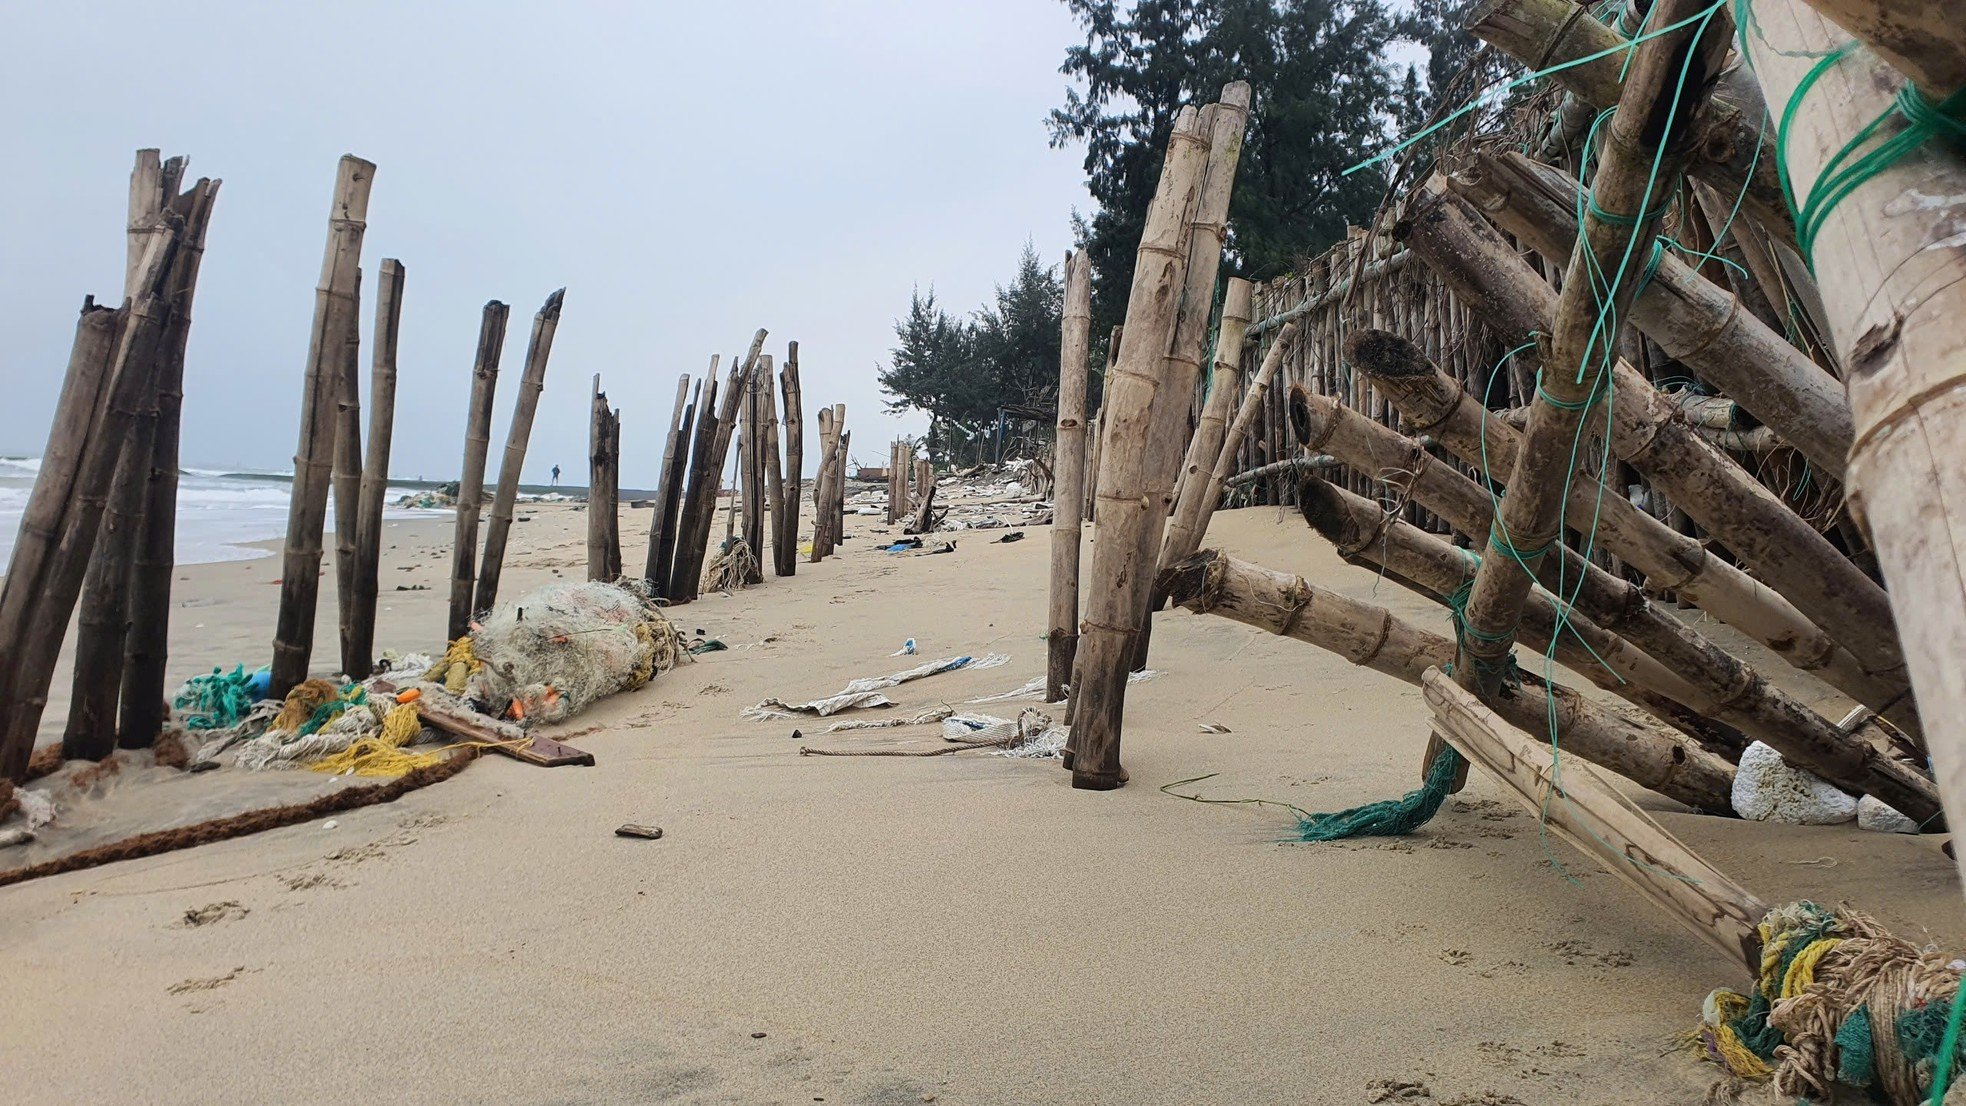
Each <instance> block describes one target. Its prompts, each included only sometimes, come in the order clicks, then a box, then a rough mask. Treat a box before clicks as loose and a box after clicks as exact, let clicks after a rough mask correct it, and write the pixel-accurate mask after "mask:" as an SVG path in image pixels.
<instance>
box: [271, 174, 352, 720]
mask: <svg viewBox="0 0 1966 1106" xmlns="http://www.w3.org/2000/svg"><path fill="white" fill-rule="evenodd" d="M374 180H375V166H374V165H373V164H371V163H369V162H366V161H363V160H362V159H361V158H358V157H355V156H353V155H343V156H342V159H341V164H340V167H339V169H338V171H337V174H336V178H335V189H334V199H333V204H332V206H331V207H330V208H329V211H328V246H327V253H326V256H325V257H324V258H323V259H322V261H321V279H320V282H319V283H318V284H317V285H316V286H315V291H314V326H313V330H312V332H311V334H310V336H309V338H308V343H307V374H306V376H305V378H304V380H303V383H302V386H301V403H300V443H299V445H298V447H297V448H296V449H295V451H294V483H293V497H292V500H291V502H290V504H289V508H288V512H287V540H286V546H285V550H284V552H283V553H282V556H281V565H280V614H279V618H278V621H277V623H276V625H275V627H274V631H273V673H272V684H271V686H270V688H269V694H271V695H272V696H273V697H275V698H279V697H280V696H283V695H285V694H286V693H287V692H288V691H289V690H291V689H292V688H293V686H294V685H295V684H298V683H300V682H301V681H302V680H305V679H306V678H307V666H308V662H309V660H310V659H311V658H312V657H313V655H314V616H315V604H316V602H317V600H318V599H319V597H320V587H321V581H320V573H321V531H322V524H323V522H324V516H325V515H326V514H327V509H328V481H329V476H330V472H331V470H332V468H333V457H334V439H335V430H334V428H335V394H336V382H337V380H338V378H339V373H338V369H339V367H340V366H341V365H342V364H343V359H344V358H346V357H348V356H349V354H348V352H347V351H348V346H349V345H350V344H351V343H353V342H354V341H355V340H356V337H357V335H358V334H359V332H360V319H359V317H358V316H359V309H360V304H359V303H357V302H356V287H357V281H358V280H359V279H360V275H361V263H362V232H363V230H364V229H366V227H367V219H368V212H369V188H370V185H371V184H372V183H373V182H374Z"/></svg>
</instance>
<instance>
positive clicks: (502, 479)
mask: <svg viewBox="0 0 1966 1106" xmlns="http://www.w3.org/2000/svg"><path fill="white" fill-rule="evenodd" d="M566 294H567V290H566V289H565V288H561V289H559V290H557V291H555V292H554V293H553V294H552V295H550V296H547V297H546V302H545V303H544V304H542V305H541V306H540V308H539V310H538V311H537V312H535V313H534V314H533V317H532V337H531V338H529V339H527V341H526V367H525V375H523V376H521V377H520V378H519V396H518V399H517V400H516V401H515V402H514V403H513V405H512V425H511V427H510V429H508V430H507V431H506V434H505V456H504V457H503V458H502V459H501V460H500V461H499V465H498V488H497V490H496V491H495V492H493V493H492V507H491V515H490V516H489V517H488V518H487V519H486V521H485V554H484V557H483V559H482V560H480V562H479V564H478V589H477V592H476V593H475V596H474V598H473V599H472V600H471V609H472V610H473V611H489V610H491V609H492V608H493V607H495V606H497V605H498V583H499V578H500V577H501V576H502V575H504V572H505V542H506V539H507V538H508V537H509V536H510V535H511V533H512V511H513V508H514V507H515V506H516V505H517V503H518V502H519V479H520V474H521V470H522V469H523V468H524V467H525V464H526V446H527V444H528V443H530V442H531V441H532V420H533V412H534V411H536V410H537V409H538V408H539V393H540V392H542V391H544V390H545V388H546V362H547V359H548V358H550V357H551V356H552V354H553V334H554V332H555V331H557V330H558V329H559V326H560V303H561V301H562V300H564V299H565V298H566Z"/></svg>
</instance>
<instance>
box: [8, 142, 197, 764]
mask: <svg viewBox="0 0 1966 1106" xmlns="http://www.w3.org/2000/svg"><path fill="white" fill-rule="evenodd" d="M201 189H202V193H201V191H200V190H201ZM218 190H219V182H218V181H215V180H211V181H207V180H203V179H201V180H200V181H199V182H198V184H197V185H196V186H194V187H193V188H192V189H191V190H190V191H189V192H187V193H185V194H183V195H181V196H179V197H178V198H177V202H178V203H179V204H181V205H183V206H184V208H185V209H186V215H185V225H184V234H183V236H182V238H181V239H180V240H179V242H178V258H177V260H176V261H175V262H174V263H173V265H172V267H171V283H170V286H169V287H168V289H167V293H166V294H167V295H168V297H169V301H170V312H171V313H170V317H169V318H168V319H167V320H166V321H165V324H164V337H163V353H162V360H161V361H160V362H159V363H158V366H157V381H156V392H157V433H156V437H155V438H154V439H153V441H152V444H151V457H150V475H149V480H148V482H147V486H146V487H145V490H144V507H143V529H142V531H141V532H140V533H139V534H138V535H137V551H136V562H135V564H134V566H133V568H132V570H131V575H130V629H129V635H128V637H127V639H126V641H125V645H124V658H123V687H122V693H121V696H120V698H121V701H122V703H121V710H120V713H119V715H118V722H117V742H118V744H120V745H122V746H123V747H124V748H126V749H143V748H149V747H150V746H151V745H152V744H153V743H154V742H155V741H156V740H157V737H158V735H159V734H161V733H162V732H163V730H164V720H165V718H166V716H167V713H168V711H169V707H168V706H167V705H166V704H165V702H164V694H165V691H164V668H165V664H166V662H167V660H168V658H169V655H170V626H171V579H172V576H173V574H174V569H175V568H176V565H177V549H176V546H177V485H178V443H179V441H180V440H181V437H182V432H181V422H180V412H181V411H182V409H183V406H184V362H185V353H186V349H187V346H188V344H189V342H190V337H191V305H192V300H193V299H194V296H195V293H196V291H197V287H198V270H199V267H200V265H201V264H202V262H203V260H204V254H205V234H206V230H207V228H208V227H209V225H210V223H211V211H212V206H213V205H214V204H215V203H216V202H217V200H218ZM44 463H45V462H44Z"/></svg>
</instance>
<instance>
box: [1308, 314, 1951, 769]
mask: <svg viewBox="0 0 1966 1106" xmlns="http://www.w3.org/2000/svg"><path fill="white" fill-rule="evenodd" d="M1350 350H1351V352H1350V355H1349V356H1350V357H1351V358H1352V360H1351V364H1352V365H1353V367H1354V368H1355V369H1356V370H1357V371H1359V372H1360V373H1361V374H1363V375H1364V376H1366V377H1367V378H1369V379H1370V380H1371V381H1372V383H1373V385H1374V386H1375V387H1376V388H1378V389H1379V390H1380V391H1381V392H1382V393H1384V394H1385V395H1386V396H1387V398H1389V399H1390V400H1391V401H1392V402H1393V404H1394V405H1395V406H1396V407H1398V408H1399V410H1400V412H1401V414H1402V415H1403V416H1404V417H1405V421H1406V425H1407V427H1408V428H1409V429H1411V430H1413V431H1414V432H1415V433H1425V434H1428V435H1430V436H1432V438H1433V439H1434V440H1435V441H1436V442H1438V443H1439V444H1440V445H1441V446H1442V447H1443V448H1445V449H1446V450H1448V451H1449V452H1450V453H1453V454H1454V455H1455V456H1456V457H1459V458H1460V459H1461V460H1462V461H1463V462H1465V463H1467V464H1469V465H1471V466H1475V467H1477V468H1479V467H1480V466H1482V465H1484V464H1486V465H1489V466H1493V467H1497V468H1502V469H1507V468H1508V467H1510V466H1513V465H1514V463H1515V458H1516V454H1517V451H1518V450H1519V449H1520V448H1521V441H1522V438H1521V435H1520V433H1518V432H1517V431H1516V430H1515V429H1514V428H1513V427H1511V426H1509V425H1508V423H1507V422H1505V421H1504V420H1502V419H1499V418H1492V417H1489V415H1488V413H1487V412H1485V411H1483V410H1482V408H1481V407H1480V405H1479V404H1476V403H1474V402H1472V401H1471V397H1469V396H1468V395H1467V393H1466V392H1465V391H1463V390H1462V388H1461V386H1460V385H1459V384H1458V383H1456V382H1455V381H1454V380H1453V379H1452V378H1450V377H1448V376H1447V375H1446V374H1445V373H1443V372H1441V371H1440V370H1438V369H1436V368H1435V367H1433V366H1432V365H1431V364H1430V363H1428V362H1427V361H1426V359H1425V357H1424V356H1423V355H1421V354H1420V353H1419V352H1418V350H1417V349H1415V348H1414V347H1413V346H1412V345H1411V343H1407V342H1405V341H1404V340H1403V339H1399V338H1397V337H1396V336H1392V335H1384V334H1383V332H1373V331H1367V332H1364V333H1362V334H1360V335H1358V336H1357V337H1356V340H1355V341H1354V342H1353V343H1352V345H1351V347H1350ZM1304 410H1305V411H1306V412H1307V414H1306V416H1305V418H1306V422H1307V426H1308V428H1307V429H1305V430H1303V431H1301V440H1303V441H1304V442H1306V443H1307V444H1308V446H1309V448H1312V449H1324V450H1329V451H1330V452H1332V453H1334V454H1339V455H1341V456H1345V457H1346V458H1347V463H1350V464H1353V465H1355V467H1359V468H1360V469H1361V471H1368V470H1367V467H1366V463H1365V462H1362V461H1361V460H1359V458H1360V456H1361V455H1363V456H1364V457H1366V458H1370V459H1371V460H1370V462H1369V463H1370V464H1373V465H1376V466H1378V471H1377V472H1369V471H1368V475H1372V476H1374V477H1375V478H1378V479H1387V480H1390V481H1391V482H1393V483H1394V485H1395V486H1396V487H1400V488H1402V489H1407V490H1409V494H1412V495H1413V496H1414V497H1415V498H1419V499H1421V500H1422V502H1425V503H1427V504H1428V506H1429V507H1430V508H1431V509H1432V510H1434V511H1436V512H1438V513H1440V514H1441V515H1443V516H1445V517H1446V518H1447V519H1448V520H1449V521H1450V523H1453V524H1454V525H1455V526H1456V527H1457V528H1461V529H1462V532H1463V533H1470V536H1480V535H1485V534H1486V533H1487V532H1488V520H1487V519H1486V517H1485V512H1486V504H1487V502H1488V493H1487V492H1485V491H1483V490H1482V489H1480V488H1479V487H1477V486H1476V485H1475V484H1474V482H1473V481H1471V480H1467V479H1466V478H1464V477H1460V476H1459V475H1458V474H1456V473H1454V472H1452V470H1451V469H1450V468H1449V467H1448V466H1446V465H1439V464H1434V463H1432V461H1433V459H1432V458H1431V457H1430V456H1428V455H1427V454H1426V453H1425V451H1423V450H1420V449H1418V447H1417V446H1415V445H1414V444H1412V443H1410V442H1406V441H1405V440H1404V439H1398V436H1397V435H1394V434H1393V433H1392V431H1391V430H1389V429H1386V428H1383V427H1378V428H1374V429H1372V430H1370V431H1359V432H1356V433H1354V432H1348V430H1347V429H1345V428H1348V427H1356V426H1359V425H1360V424H1361V423H1362V420H1357V419H1353V418H1351V417H1350V415H1349V414H1348V412H1347V411H1346V409H1345V408H1343V407H1342V406H1336V407H1335V409H1334V405H1329V404H1328V403H1327V401H1321V400H1317V399H1315V398H1313V399H1311V400H1309V401H1307V402H1306V403H1305V405H1304ZM1309 412H1315V414H1314V415H1313V414H1309ZM1327 412H1330V413H1329V414H1327ZM1570 496H1571V499H1570V509H1571V510H1572V511H1573V512H1576V513H1577V514H1578V517H1583V516H1584V513H1585V512H1586V511H1589V512H1594V513H1595V517H1596V521H1597V525H1596V532H1595V536H1594V539H1593V540H1594V541H1595V542H1596V543H1597V544H1599V545H1601V546H1603V547H1604V548H1606V549H1608V550H1609V551H1611V552H1612V553H1613V554H1615V555H1616V556H1618V557H1619V558H1621V559H1622V560H1624V561H1625V562H1627V563H1628V564H1629V565H1630V566H1631V567H1633V568H1635V569H1637V570H1638V571H1639V572H1641V573H1644V574H1645V576H1646V577H1647V584H1648V586H1649V587H1650V588H1652V589H1653V590H1655V591H1666V590H1672V591H1675V592H1677V593H1678V594H1679V595H1681V596H1683V597H1684V598H1686V599H1688V600H1689V601H1691V602H1693V603H1695V604H1697V605H1699V606H1700V607H1701V608H1703V609H1704V610H1706V611H1707V612H1708V613H1710V614H1712V615H1713V616H1714V617H1716V618H1719V619H1720V620H1721V621H1723V622H1726V623H1728V624H1729V625H1732V626H1733V627H1734V628H1736V629H1738V630H1740V631H1741V632H1743V633H1745V634H1747V635H1748V636H1749V637H1751V638H1754V639H1755V640H1757V641H1759V642H1761V643H1762V644H1764V645H1766V646H1768V648H1770V649H1771V650H1773V651H1774V652H1775V653H1776V654H1777V655H1778V656H1781V657H1782V658H1783V659H1785V660H1787V661H1788V662H1789V663H1790V664H1792V665H1794V666H1795V667H1796V668H1798V669H1801V670H1803V671H1805V672H1810V673H1812V674H1814V675H1816V676H1817V677H1818V678H1820V679H1822V680H1823V681H1824V682H1826V683H1828V684H1830V685H1831V686H1832V687H1835V688H1837V689H1838V690H1839V691H1842V692H1844V693H1845V694H1847V695H1850V696H1852V697H1853V698H1856V699H1857V700H1858V701H1860V702H1864V703H1866V704H1871V705H1874V709H1877V710H1879V711H1880V712H1882V713H1885V714H1886V716H1887V717H1888V718H1890V719H1891V721H1892V722H1893V723H1894V724H1896V725H1898V726H1899V727H1900V728H1901V729H1904V730H1906V732H1908V733H1911V734H1916V733H1918V732H1919V729H1918V715H1917V712H1916V710H1915V709H1913V708H1914V704H1913V703H1912V701H1911V697H1910V695H1909V685H1908V684H1906V683H1904V682H1903V680H1902V679H1900V680H1897V681H1892V680H1884V679H1878V678H1875V677H1872V676H1870V675H1868V674H1867V673H1865V672H1864V670H1863V666H1862V665H1861V664H1859V663H1858V661H1857V659H1856V658H1855V657H1854V656H1851V655H1850V654H1849V653H1848V652H1847V651H1845V650H1843V649H1841V648H1840V647H1838V646H1837V645H1836V643H1835V642H1834V641H1833V640H1832V639H1831V638H1830V637H1829V635H1827V634H1825V633H1824V632H1823V631H1822V630H1821V629H1819V628H1818V627H1816V626H1815V625H1814V624H1813V623H1811V622H1809V620H1808V619H1806V618H1804V617H1803V615H1802V613H1801V612H1799V611H1797V610H1796V609H1795V608H1794V607H1793V606H1791V605H1790V604H1789V603H1788V601H1787V600H1785V599H1783V598H1782V597H1781V596H1780V595H1779V594H1777V593H1775V592H1774V591H1771V590H1769V589H1768V588H1765V587H1763V586H1762V585H1761V584H1759V583H1757V582H1756V581H1755V580H1754V579H1752V578H1751V577H1749V576H1748V575H1747V574H1746V573H1744V572H1742V571H1741V570H1740V569H1739V568H1736V567H1735V566H1733V565H1731V564H1729V563H1727V562H1726V561H1723V560H1721V559H1720V558H1718V557H1716V556H1714V555H1712V554H1711V553H1710V552H1709V551H1708V550H1707V548H1706V546H1705V545H1703V544H1702V543H1701V542H1699V541H1697V540H1695V539H1693V538H1691V537H1688V536H1686V535H1685V534H1681V533H1679V532H1678V531H1676V530H1674V529H1672V528H1671V527H1669V526H1667V525H1665V524H1664V523H1662V522H1660V521H1659V520H1658V519H1656V518H1653V517H1652V516H1651V515H1648V514H1646V513H1645V512H1644V511H1642V510H1640V509H1639V508H1638V507H1637V506H1635V505H1634V504H1633V503H1632V502H1631V501H1630V500H1628V499H1625V498H1623V497H1622V496H1617V495H1604V496H1599V495H1598V494H1597V489H1596V488H1595V487H1592V486H1588V485H1585V486H1579V487H1575V488H1572V489H1571V492H1570ZM1471 504H1472V505H1471ZM1475 512H1481V516H1479V520H1478V521H1477V518H1478V516H1477V514H1476V513H1475ZM1456 520H1459V521H1456ZM1465 527H1473V528H1474V530H1473V531H1470V530H1468V529H1466V528H1465ZM1572 578H1573V579H1574V578H1575V576H1574V574H1573V576H1572ZM1573 586H1574V585H1573Z"/></svg>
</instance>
